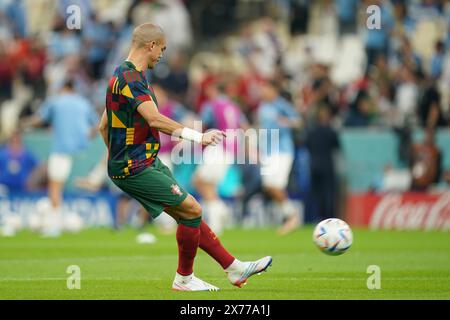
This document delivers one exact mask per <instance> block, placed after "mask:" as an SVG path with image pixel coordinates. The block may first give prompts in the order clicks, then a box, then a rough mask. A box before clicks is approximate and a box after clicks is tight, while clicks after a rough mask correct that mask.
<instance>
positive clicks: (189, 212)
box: [180, 196, 202, 219]
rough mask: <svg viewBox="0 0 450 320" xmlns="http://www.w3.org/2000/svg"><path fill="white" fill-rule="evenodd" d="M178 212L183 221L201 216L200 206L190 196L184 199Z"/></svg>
mask: <svg viewBox="0 0 450 320" xmlns="http://www.w3.org/2000/svg"><path fill="white" fill-rule="evenodd" d="M180 211H182V217H183V218H184V219H196V218H199V217H201V216H202V206H201V205H200V203H198V202H197V200H195V198H194V197H192V196H189V197H188V198H186V200H185V201H184V202H183V204H182V206H181V210H180Z"/></svg>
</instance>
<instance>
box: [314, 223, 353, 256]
mask: <svg viewBox="0 0 450 320" xmlns="http://www.w3.org/2000/svg"><path fill="white" fill-rule="evenodd" d="M313 241H314V243H315V244H316V246H317V247H318V248H319V249H320V251H322V252H323V253H325V254H328V255H331V256H338V255H341V254H343V253H344V252H345V251H347V250H348V248H350V246H351V245H352V243H353V234H352V230H351V229H350V227H349V226H348V224H347V223H346V222H345V221H342V220H340V219H336V218H332V219H326V220H323V221H321V222H319V224H317V226H316V227H315V229H314V233H313Z"/></svg>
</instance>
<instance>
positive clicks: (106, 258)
mask: <svg viewBox="0 0 450 320" xmlns="http://www.w3.org/2000/svg"><path fill="white" fill-rule="evenodd" d="M176 257H177V255H176V254H175V253H174V254H162V255H152V256H150V255H149V256H95V257H57V258H50V257H49V258H43V259H35V258H33V259H30V258H23V259H3V260H0V264H9V263H24V262H25V263H39V262H50V261H51V262H65V261H101V260H104V261H110V260H128V261H129V260H161V259H174V258H175V259H176Z"/></svg>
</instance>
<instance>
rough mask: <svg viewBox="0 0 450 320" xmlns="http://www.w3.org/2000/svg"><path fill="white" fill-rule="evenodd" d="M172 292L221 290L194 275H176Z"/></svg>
mask: <svg viewBox="0 0 450 320" xmlns="http://www.w3.org/2000/svg"><path fill="white" fill-rule="evenodd" d="M172 290H176V291H219V288H217V287H216V286H213V285H212V284H209V283H208V282H205V281H203V280H201V279H199V278H197V277H196V276H194V274H193V273H192V274H191V275H189V276H182V275H180V274H178V272H177V273H176V275H175V279H174V280H173V284H172Z"/></svg>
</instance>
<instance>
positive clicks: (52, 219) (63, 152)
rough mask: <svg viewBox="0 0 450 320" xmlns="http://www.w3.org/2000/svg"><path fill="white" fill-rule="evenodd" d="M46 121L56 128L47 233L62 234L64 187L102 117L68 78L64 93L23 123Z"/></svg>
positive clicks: (62, 90) (48, 102)
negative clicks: (74, 159)
mask: <svg viewBox="0 0 450 320" xmlns="http://www.w3.org/2000/svg"><path fill="white" fill-rule="evenodd" d="M44 123H48V124H50V126H51V127H52V128H53V143H52V153H51V154H50V156H49V160H48V178H49V183H48V195H49V198H50V202H51V208H50V210H49V211H48V212H46V213H45V214H44V220H43V234H44V235H45V236H51V237H53V236H59V235H60V232H61V225H62V218H61V215H62V213H61V210H62V204H63V190H64V185H65V182H66V180H67V179H68V177H69V175H70V171H71V168H72V156H73V155H74V154H76V153H77V152H79V151H81V150H83V149H85V148H86V147H87V146H88V142H89V139H90V138H92V137H94V136H95V135H96V132H97V123H98V119H97V116H96V114H95V113H94V111H93V110H92V106H91V104H90V102H89V101H88V100H86V99H85V98H84V97H82V96H81V95H79V94H77V93H76V92H75V91H74V83H73V81H72V80H71V79H69V80H66V82H65V83H64V85H63V87H62V89H61V91H60V93H59V94H58V95H56V96H54V97H51V98H50V99H48V100H47V101H46V102H45V103H44V105H43V107H42V109H41V110H40V111H39V113H38V114H36V115H34V116H32V117H31V118H29V119H27V120H25V121H24V123H23V126H24V127H28V126H39V125H42V124H44Z"/></svg>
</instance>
